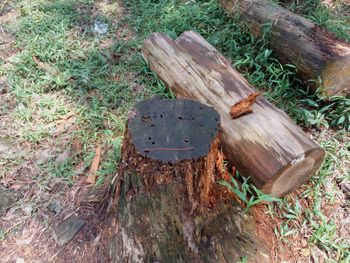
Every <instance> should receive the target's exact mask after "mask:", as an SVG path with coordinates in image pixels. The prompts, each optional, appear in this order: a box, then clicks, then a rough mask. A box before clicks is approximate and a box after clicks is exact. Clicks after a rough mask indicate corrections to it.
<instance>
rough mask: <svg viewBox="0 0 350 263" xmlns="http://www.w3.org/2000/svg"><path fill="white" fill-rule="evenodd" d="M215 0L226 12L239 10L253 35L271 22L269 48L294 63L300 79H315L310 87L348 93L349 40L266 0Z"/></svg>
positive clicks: (336, 93) (346, 94) (349, 74)
mask: <svg viewBox="0 0 350 263" xmlns="http://www.w3.org/2000/svg"><path fill="white" fill-rule="evenodd" d="M219 2H220V3H221V4H222V6H223V7H224V8H225V9H226V10H228V12H229V13H231V14H239V17H240V20H242V22H243V23H245V24H246V25H247V26H248V27H249V29H250V30H251V32H252V33H253V34H254V35H256V36H262V35H263V33H264V27H265V28H266V25H271V29H270V33H271V39H270V45H271V48H272V49H273V50H274V52H275V54H276V55H277V56H278V57H279V59H280V60H281V61H282V62H284V63H292V64H294V65H296V66H297V69H298V72H299V75H300V76H301V78H302V79H304V80H305V81H308V80H315V81H316V83H317V85H310V87H318V86H320V85H319V84H321V91H322V92H323V93H324V94H325V95H328V96H333V95H345V96H349V95H350V44H349V43H346V42H345V41H342V40H340V39H338V38H337V37H335V36H334V35H333V34H331V33H330V32H328V31H327V30H324V29H322V28H321V27H319V26H318V25H316V24H314V23H313V22H311V21H310V20H308V19H305V18H303V17H301V16H299V15H297V14H294V13H292V12H290V11H288V10H287V9H285V8H283V7H281V6H280V5H278V4H276V3H274V2H273V1H270V0H219ZM319 80H321V83H319ZM309 83H310V82H309ZM313 83H315V82H313Z"/></svg>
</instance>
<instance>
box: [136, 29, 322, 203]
mask: <svg viewBox="0 0 350 263" xmlns="http://www.w3.org/2000/svg"><path fill="white" fill-rule="evenodd" d="M142 53H143V56H144V58H145V59H146V60H147V61H148V63H149V66H150V68H151V69H152V70H153V71H154V72H156V73H157V74H158V76H159V77H160V78H161V79H162V80H163V81H164V83H165V84H166V85H167V86H168V87H170V88H171V89H172V91H173V92H174V93H175V95H176V96H178V97H180V98H190V99H195V100H198V101H199V102H201V103H203V104H206V105H209V106H212V107H214V108H215V109H216V110H217V111H218V113H219V114H220V116H221V129H222V133H221V138H220V139H221V143H222V147H223V149H224V150H225V154H226V157H227V158H228V159H229V161H231V162H232V164H233V165H234V166H235V167H237V168H238V170H239V171H240V172H241V173H242V174H243V175H244V176H250V178H251V180H252V182H253V183H254V184H255V185H256V186H257V187H258V188H260V189H262V190H263V191H264V192H265V193H270V194H273V195H274V196H284V195H285V194H287V193H289V192H291V191H292V190H294V189H295V188H297V187H298V186H300V185H301V184H302V183H304V182H306V181H307V180H308V178H309V177H310V176H311V175H313V174H314V173H315V172H316V171H317V170H318V169H319V168H320V166H321V164H322V161H323V158H324V151H323V150H322V149H321V148H320V147H319V145H318V144H317V143H315V142H314V141H313V140H312V139H310V138H309V137H308V136H307V134H305V133H304V132H303V131H302V130H301V129H300V128H299V127H298V126H297V125H296V124H295V123H294V122H293V121H292V120H291V119H290V118H289V117H288V116H287V115H286V114H285V113H284V112H283V111H281V110H279V109H277V108H276V107H274V106H273V105H272V104H271V103H269V102H268V101H267V100H266V99H264V98H263V97H262V96H259V97H258V98H257V101H256V102H255V103H254V104H253V106H252V109H253V113H251V114H249V115H245V116H242V117H239V118H237V119H234V120H233V119H232V118H231V116H230V107H231V106H232V105H234V104H236V103H237V102H239V101H241V100H242V99H245V98H247V97H248V96H249V95H250V94H252V93H256V90H255V89H253V88H252V87H251V86H250V85H249V84H248V82H247V81H246V80H245V79H244V78H243V77H242V76H241V75H240V74H239V73H238V72H237V71H236V70H235V69H233V68H232V66H231V65H230V63H229V62H228V61H227V60H226V59H225V58H224V57H223V56H222V55H221V54H220V53H219V52H218V51H217V50H216V49H215V48H214V47H212V46H211V45H210V44H209V43H207V42H206V41H205V40H204V39H203V38H202V37H201V36H200V35H199V34H197V33H194V32H191V31H190V32H185V33H183V34H182V35H181V36H180V37H178V38H177V39H176V41H173V40H172V39H170V38H169V37H168V36H166V35H165V34H162V33H154V34H152V35H151V36H150V37H149V38H148V39H147V40H146V41H145V42H144V45H143V48H142Z"/></svg>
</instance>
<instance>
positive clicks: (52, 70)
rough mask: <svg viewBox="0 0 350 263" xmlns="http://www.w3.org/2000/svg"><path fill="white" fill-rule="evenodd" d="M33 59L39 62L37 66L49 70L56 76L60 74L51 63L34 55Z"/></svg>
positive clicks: (36, 62)
mask: <svg viewBox="0 0 350 263" xmlns="http://www.w3.org/2000/svg"><path fill="white" fill-rule="evenodd" d="M33 60H34V62H35V64H37V66H38V67H39V68H41V69H43V70H46V71H47V72H49V73H50V74H52V75H54V76H56V75H58V72H57V70H56V69H54V68H53V67H51V66H50V65H49V64H47V63H44V62H42V61H40V60H39V59H38V58H37V57H36V56H34V55H33Z"/></svg>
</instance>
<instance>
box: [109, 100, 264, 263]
mask: <svg viewBox="0 0 350 263" xmlns="http://www.w3.org/2000/svg"><path fill="white" fill-rule="evenodd" d="M182 101H183V100H176V101H175V102H174V101H172V102H167V101H165V104H164V103H163V102H162V105H163V106H164V105H169V104H174V103H175V104H177V105H179V104H178V102H180V104H181V103H182ZM143 103H144V102H143ZM146 103H147V104H148V106H147V107H144V105H143V106H142V105H141V107H139V106H140V105H138V106H137V107H136V108H135V109H134V110H133V111H132V112H131V117H130V119H129V124H128V129H127V130H126V133H125V139H124V143H123V147H122V161H121V163H120V167H119V170H118V177H117V179H116V181H115V183H114V184H115V185H116V194H115V198H114V202H115V206H114V207H115V208H116V210H115V211H114V212H113V213H112V215H113V218H114V219H115V222H114V224H112V229H114V230H115V232H113V235H112V238H111V242H110V249H109V251H110V258H111V262H116V263H120V262H130V263H131V262H132V263H137V262H142V263H143V262H150V263H154V262H169V263H171V262H174V263H175V262H176V263H181V262H186V263H187V262H213V263H214V262H222V263H226V262H227V263H229V262H238V261H239V260H240V259H241V258H242V257H247V258H248V259H249V262H269V260H270V255H269V254H268V250H267V248H266V247H265V244H264V243H263V242H262V241H261V240H260V239H259V237H258V236H257V234H256V232H255V225H254V224H252V223H251V222H252V220H249V219H250V218H249V217H248V216H245V217H243V216H242V210H241V208H240V206H239V205H238V204H237V203H235V202H233V201H232V200H231V199H230V195H229V193H228V192H227V189H226V188H224V187H220V186H219V185H218V184H217V181H218V180H220V179H221V175H220V173H218V169H217V168H216V159H217V154H218V140H217V129H218V127H219V126H218V122H217V119H215V118H219V115H217V117H215V118H214V119H213V118H212V117H213V115H212V114H211V113H210V111H213V112H215V111H214V110H212V109H211V108H209V107H206V106H204V105H200V104H199V103H198V102H189V104H191V105H193V104H194V105H195V106H196V107H197V106H198V105H200V107H202V109H200V112H199V111H198V110H197V111H196V110H193V108H189V109H188V111H187V113H186V110H184V111H185V112H184V111H181V112H179V111H178V110H179V108H178V107H175V108H174V107H172V106H171V105H170V106H164V107H159V106H158V105H156V104H157V103H158V102H154V101H151V102H149V101H148V102H146ZM152 104H154V105H152ZM189 104H188V103H186V105H184V106H186V107H188V106H189ZM175 106H176V105H175ZM181 106H182V105H181ZM168 108H170V110H167V109H168ZM207 110H209V114H208V111H207ZM216 114H217V113H216ZM169 115H172V116H175V118H172V121H173V125H169V123H168V121H167V120H169V118H168V117H169ZM160 116H163V117H161V118H160ZM179 116H180V117H181V118H182V119H181V118H180V119H179V118H178V117H179ZM170 118H171V117H170ZM193 118H195V119H193ZM202 118H203V119H202ZM170 120H171V119H170ZM204 120H206V123H204V122H203V121H204ZM142 122H145V123H146V124H145V125H143V124H142ZM135 123H136V124H135ZM140 123H141V125H140ZM196 123H199V125H201V123H203V127H202V133H196V132H195V131H196V129H195V128H196V127H195V126H194V124H196ZM152 125H156V126H152ZM215 126H216V128H215ZM152 127H153V128H152ZM177 127H180V128H177ZM213 127H214V128H215V129H214V130H213ZM152 129H156V131H155V132H154V133H149V132H150V131H151V130H152ZM174 129H177V131H179V132H180V135H178V133H175V132H173V131H174ZM215 130H216V131H215ZM213 131H215V132H213ZM206 132H207V135H209V137H210V139H208V137H207V139H205V137H206V135H205V134H206ZM150 134H151V135H150ZM149 136H152V137H151V140H149V139H148V138H149ZM181 136H185V137H184V138H190V139H191V140H192V139H193V140H195V139H196V138H199V140H198V141H190V139H189V144H190V145H191V146H192V149H189V148H191V147H188V146H186V147H183V146H185V145H182V144H183V143H185V144H186V142H183V138H181ZM203 140H204V141H203ZM149 141H150V142H149ZM153 141H154V142H155V143H154V144H153ZM147 144H150V145H151V146H147V148H146V149H147V150H145V148H144V147H145V145H147ZM174 144H175V145H176V144H179V145H177V146H176V148H174V147H173V145H174ZM203 146H204V148H203ZM150 147H153V148H150ZM181 147H182V148H181ZM197 148H198V151H196V149H197ZM151 149H152V150H151ZM165 149H166V150H165ZM180 149H182V150H180ZM184 149H186V150H184ZM188 149H189V150H188ZM186 152H191V155H188V156H186ZM192 157H193V158H192ZM107 239H109V238H107Z"/></svg>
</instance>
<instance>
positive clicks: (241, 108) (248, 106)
mask: <svg viewBox="0 0 350 263" xmlns="http://www.w3.org/2000/svg"><path fill="white" fill-rule="evenodd" d="M260 95H261V93H252V94H250V95H249V96H248V97H247V98H245V99H243V100H241V101H240V102H237V103H236V104H234V105H233V106H232V107H231V110H230V115H231V117H232V119H237V118H239V117H241V116H242V115H246V114H249V113H252V112H253V107H252V106H253V104H254V102H255V101H256V98H257V97H258V96H260Z"/></svg>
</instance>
